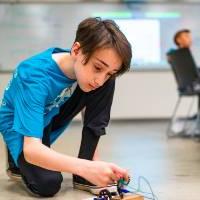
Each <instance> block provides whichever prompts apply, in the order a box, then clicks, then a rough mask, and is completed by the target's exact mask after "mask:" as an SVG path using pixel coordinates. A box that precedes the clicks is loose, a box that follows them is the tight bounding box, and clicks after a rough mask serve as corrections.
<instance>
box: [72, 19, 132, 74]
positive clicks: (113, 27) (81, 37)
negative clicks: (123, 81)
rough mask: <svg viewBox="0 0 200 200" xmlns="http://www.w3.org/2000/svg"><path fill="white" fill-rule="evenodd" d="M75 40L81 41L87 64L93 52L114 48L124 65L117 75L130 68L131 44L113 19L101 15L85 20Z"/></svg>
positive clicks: (80, 25)
mask: <svg viewBox="0 0 200 200" xmlns="http://www.w3.org/2000/svg"><path fill="white" fill-rule="evenodd" d="M75 42H79V43H80V46H81V47H80V48H81V50H82V53H83V54H84V55H85V62H84V64H86V63H87V62H88V61H89V59H90V58H91V56H92V54H93V53H94V52H95V51H96V50H98V49H101V48H110V47H111V48H114V49H115V50H116V52H117V53H118V54H119V56H120V57H121V59H122V66H121V68H120V70H119V71H118V72H117V74H116V75H120V74H123V73H124V72H126V71H128V70H129V69H130V63H131V58H132V51H131V45H130V43H129V42H128V40H127V38H126V37H125V35H124V34H123V33H122V32H121V31H120V29H119V26H118V25H117V24H116V23H115V22H114V21H113V20H109V19H106V20H103V19H101V18H100V17H95V18H87V19H85V20H83V21H82V22H81V23H80V24H79V25H78V29H77V31H76V38H75Z"/></svg>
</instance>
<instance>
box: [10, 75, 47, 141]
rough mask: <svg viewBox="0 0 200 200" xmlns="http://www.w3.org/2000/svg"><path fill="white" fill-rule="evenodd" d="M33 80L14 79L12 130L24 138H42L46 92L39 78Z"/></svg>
mask: <svg viewBox="0 0 200 200" xmlns="http://www.w3.org/2000/svg"><path fill="white" fill-rule="evenodd" d="M34 78H35V77H32V79H30V78H29V79H21V78H20V77H17V78H15V83H14V88H15V96H14V122H13V129H14V131H16V132H18V133H20V134H22V135H25V136H30V137H37V138H42V136H43V129H44V109H45V102H46V97H47V94H48V90H47V88H46V86H45V85H44V83H43V81H42V78H41V77H37V79H34Z"/></svg>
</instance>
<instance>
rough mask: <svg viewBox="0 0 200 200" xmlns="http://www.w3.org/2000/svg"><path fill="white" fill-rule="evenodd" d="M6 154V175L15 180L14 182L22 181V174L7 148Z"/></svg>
mask: <svg viewBox="0 0 200 200" xmlns="http://www.w3.org/2000/svg"><path fill="white" fill-rule="evenodd" d="M6 152H7V160H6V162H7V169H6V173H7V175H8V177H9V178H10V179H11V180H13V181H21V180H22V177H21V173H20V170H19V168H18V167H17V166H16V165H15V163H14V160H13V158H12V156H11V155H10V152H9V150H8V148H6Z"/></svg>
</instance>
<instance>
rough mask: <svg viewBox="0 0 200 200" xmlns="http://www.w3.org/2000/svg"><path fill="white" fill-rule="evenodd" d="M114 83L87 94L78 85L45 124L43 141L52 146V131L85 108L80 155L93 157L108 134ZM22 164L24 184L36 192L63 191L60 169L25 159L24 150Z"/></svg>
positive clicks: (50, 192)
mask: <svg viewBox="0 0 200 200" xmlns="http://www.w3.org/2000/svg"><path fill="white" fill-rule="evenodd" d="M114 86H115V80H109V81H108V82H107V83H105V84H104V86H103V87H101V88H99V89H97V90H95V91H92V92H89V93H85V92H83V91H81V89H80V88H79V87H77V88H76V90H75V91H74V93H73V95H72V97H70V99H69V100H68V101H67V102H66V103H65V104H64V105H62V107H61V108H60V112H59V114H58V115H56V116H55V117H54V118H53V119H52V121H51V123H50V124H49V125H48V126H47V127H45V129H44V134H43V138H42V143H43V144H44V145H46V146H48V147H50V134H51V132H52V131H54V130H56V129H58V128H61V127H62V126H65V124H66V123H68V122H69V121H71V120H72V119H73V118H74V116H75V115H76V114H77V113H79V112H80V111H81V110H82V109H83V108H84V107H85V108H86V110H85V116H84V123H83V130H82V140H81V146H80V150H79V155H78V157H79V158H83V159H88V160H92V158H93V155H94V152H95V150H96V147H97V144H98V141H99V138H100V136H101V135H103V134H105V127H106V126H107V125H108V123H109V120H110V109H111V104H112V100H113V94H114ZM18 165H19V168H20V172H21V174H22V178H23V180H24V183H25V184H26V186H27V187H28V189H29V190H31V191H32V192H33V193H35V194H38V195H40V196H44V197H50V196H53V195H55V194H56V193H57V192H58V191H59V189H60V187H61V183H62V180H63V177H62V174H61V173H60V172H56V171H51V170H47V169H44V168H41V167H38V166H35V165H32V164H30V163H28V162H27V161H26V160H25V159H24V155H23V152H22V153H21V155H20V156H19V159H18ZM80 179H81V177H80Z"/></svg>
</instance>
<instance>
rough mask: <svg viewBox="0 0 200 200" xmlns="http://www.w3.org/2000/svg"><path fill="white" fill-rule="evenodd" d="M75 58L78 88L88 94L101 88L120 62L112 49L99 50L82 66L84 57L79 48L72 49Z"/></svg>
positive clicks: (117, 68) (116, 69)
mask: <svg viewBox="0 0 200 200" xmlns="http://www.w3.org/2000/svg"><path fill="white" fill-rule="evenodd" d="M72 55H73V57H74V58H75V62H74V72H75V76H76V79H77V82H78V84H79V86H80V88H81V89H82V90H83V91H84V92H90V91H92V90H95V89H97V88H99V87H101V86H102V85H103V84H104V83H105V82H106V81H107V80H108V79H109V78H110V77H111V76H112V75H114V74H115V73H116V72H117V71H118V70H119V69H120V67H121V65H122V60H121V58H120V56H119V55H118V54H117V52H116V51H115V50H114V49H113V48H105V49H99V50H97V51H95V52H94V53H93V54H92V56H91V57H90V59H89V61H88V62H87V64H85V65H84V55H83V54H82V51H81V49H80V48H77V49H76V47H75V49H74V46H73V47H72Z"/></svg>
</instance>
